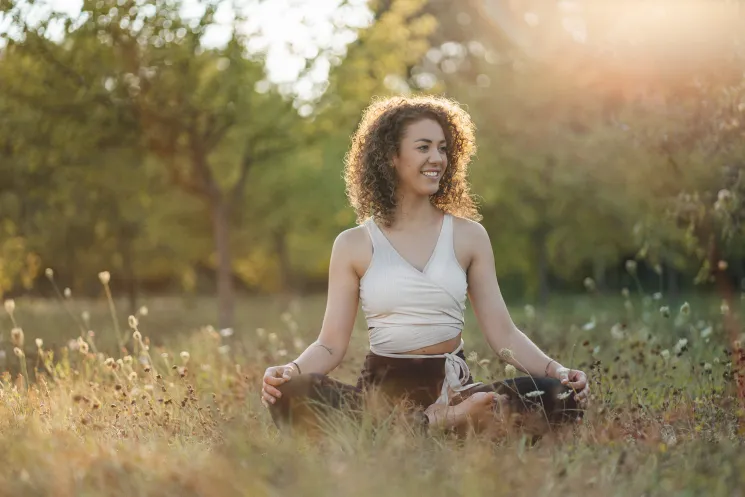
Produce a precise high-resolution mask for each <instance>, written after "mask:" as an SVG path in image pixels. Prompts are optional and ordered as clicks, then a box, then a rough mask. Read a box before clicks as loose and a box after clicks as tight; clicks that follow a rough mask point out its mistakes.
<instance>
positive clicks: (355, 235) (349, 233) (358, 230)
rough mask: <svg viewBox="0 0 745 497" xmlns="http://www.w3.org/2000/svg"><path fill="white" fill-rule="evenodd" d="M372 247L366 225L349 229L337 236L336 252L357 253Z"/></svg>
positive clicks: (335, 242)
mask: <svg viewBox="0 0 745 497" xmlns="http://www.w3.org/2000/svg"><path fill="white" fill-rule="evenodd" d="M369 246H370V235H369V234H368V231H367V227H366V226H365V225H359V226H355V227H354V228H349V229H346V230H344V231H342V232H341V233H339V234H338V235H337V236H336V240H334V250H335V251H341V252H349V251H351V252H355V251H358V250H360V249H362V248H364V247H369Z"/></svg>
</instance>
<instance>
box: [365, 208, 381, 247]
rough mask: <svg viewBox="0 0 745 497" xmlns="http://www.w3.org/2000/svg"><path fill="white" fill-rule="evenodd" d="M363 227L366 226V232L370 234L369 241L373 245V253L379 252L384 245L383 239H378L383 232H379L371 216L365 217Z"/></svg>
mask: <svg viewBox="0 0 745 497" xmlns="http://www.w3.org/2000/svg"><path fill="white" fill-rule="evenodd" d="M365 227H366V228H367V234H368V235H370V241H371V242H372V246H373V253H375V252H379V251H380V250H381V249H382V247H384V246H385V244H384V243H383V240H381V239H380V237H381V236H383V234H382V233H381V232H380V228H378V225H377V224H375V220H374V218H372V217H369V218H367V221H365Z"/></svg>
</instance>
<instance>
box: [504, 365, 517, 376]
mask: <svg viewBox="0 0 745 497" xmlns="http://www.w3.org/2000/svg"><path fill="white" fill-rule="evenodd" d="M504 375H505V376H506V377H507V378H514V377H515V376H517V368H516V367H515V366H513V365H512V364H508V365H506V366H505V367H504Z"/></svg>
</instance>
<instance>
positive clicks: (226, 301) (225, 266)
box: [211, 194, 235, 329]
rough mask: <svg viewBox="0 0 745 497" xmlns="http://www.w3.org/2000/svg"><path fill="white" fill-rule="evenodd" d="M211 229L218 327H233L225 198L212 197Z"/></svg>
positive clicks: (232, 290)
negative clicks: (213, 247)
mask: <svg viewBox="0 0 745 497" xmlns="http://www.w3.org/2000/svg"><path fill="white" fill-rule="evenodd" d="M211 204H212V205H211V207H212V227H213V230H214V233H213V234H214V237H215V251H216V252H217V307H218V325H219V327H220V328H221V329H222V328H230V327H232V326H233V310H234V300H235V295H234V289H233V270H232V264H231V260H230V209H229V207H228V205H227V202H226V200H225V198H224V197H223V196H222V195H220V194H215V195H213V198H212V202H211Z"/></svg>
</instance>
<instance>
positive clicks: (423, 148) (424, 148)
mask: <svg viewBox="0 0 745 497" xmlns="http://www.w3.org/2000/svg"><path fill="white" fill-rule="evenodd" d="M428 148H429V146H427V145H422V146H421V147H417V150H421V151H422V152H426V151H427V149H428Z"/></svg>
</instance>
